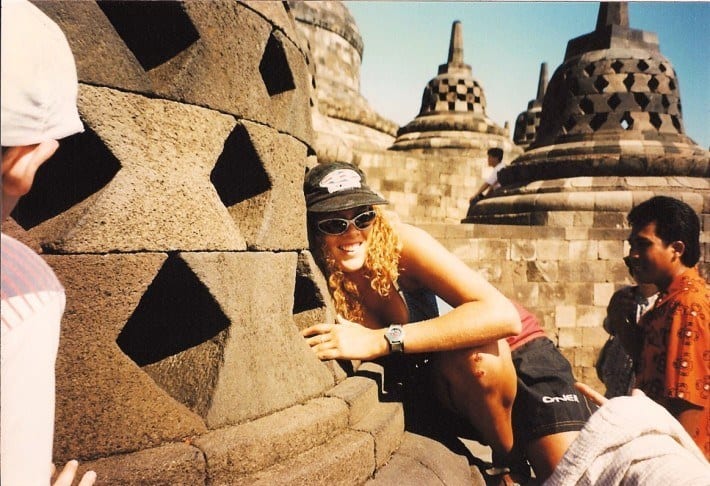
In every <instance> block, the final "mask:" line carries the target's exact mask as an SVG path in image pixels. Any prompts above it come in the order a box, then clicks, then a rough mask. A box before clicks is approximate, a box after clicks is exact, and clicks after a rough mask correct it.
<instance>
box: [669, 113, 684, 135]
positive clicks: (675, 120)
mask: <svg viewBox="0 0 710 486" xmlns="http://www.w3.org/2000/svg"><path fill="white" fill-rule="evenodd" d="M671 121H672V122H673V126H674V127H675V129H676V130H677V131H678V133H683V126H682V125H681V123H680V118H678V117H677V116H675V115H671Z"/></svg>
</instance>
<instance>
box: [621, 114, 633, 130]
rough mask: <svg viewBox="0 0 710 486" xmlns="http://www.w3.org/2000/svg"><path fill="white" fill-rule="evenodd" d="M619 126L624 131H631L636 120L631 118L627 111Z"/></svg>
mask: <svg viewBox="0 0 710 486" xmlns="http://www.w3.org/2000/svg"><path fill="white" fill-rule="evenodd" d="M619 124H620V125H621V128H623V129H624V130H631V129H633V128H634V119H633V118H632V117H631V115H630V114H629V112H628V111H626V112H624V116H623V117H621V121H620V123H619Z"/></svg>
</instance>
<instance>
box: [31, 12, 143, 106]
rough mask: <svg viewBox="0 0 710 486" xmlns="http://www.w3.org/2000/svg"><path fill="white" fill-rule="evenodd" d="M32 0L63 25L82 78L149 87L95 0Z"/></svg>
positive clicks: (90, 81)
mask: <svg viewBox="0 0 710 486" xmlns="http://www.w3.org/2000/svg"><path fill="white" fill-rule="evenodd" d="M33 3H34V4H35V5H37V6H38V7H39V8H40V9H41V10H42V11H43V12H45V13H46V14H47V15H48V16H49V17H50V18H52V19H53V20H54V21H55V22H57V24H58V25H59V26H60V27H61V28H62V31H63V32H64V34H65V35H66V37H67V41H69V45H70V47H71V49H72V53H73V54H74V58H75V61H76V70H77V74H78V76H79V80H80V81H81V82H83V83H88V84H92V85H97V86H107V87H112V88H118V89H121V90H124V91H135V92H140V93H150V92H151V91H152V83H151V81H150V78H149V77H148V76H147V75H146V74H145V71H144V70H143V68H142V67H141V65H140V63H139V62H138V60H137V59H136V57H135V55H134V54H133V53H132V52H131V50H130V49H129V48H128V47H126V44H125V42H124V41H123V39H121V37H120V35H119V34H118V33H117V32H116V30H115V29H114V27H113V25H111V22H110V21H109V20H108V18H107V17H106V15H105V14H104V13H103V12H102V10H101V9H100V8H99V6H98V5H97V4H96V2H75V1H71V0H67V1H56V0H39V1H35V2H33Z"/></svg>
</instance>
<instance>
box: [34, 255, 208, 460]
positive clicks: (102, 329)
mask: <svg viewBox="0 0 710 486" xmlns="http://www.w3.org/2000/svg"><path fill="white" fill-rule="evenodd" d="M46 259H47V261H48V263H49V264H50V265H51V266H52V268H53V269H54V270H55V272H56V273H57V275H58V277H59V279H60V280H61V282H62V284H63V285H64V287H65V288H66V291H67V309H66V311H65V314H64V319H63V321H62V335H61V346H60V349H59V354H58V356H57V365H56V370H57V384H56V396H57V402H56V417H55V433H54V441H55V442H54V460H55V461H57V462H59V463H63V462H65V461H67V460H69V459H72V458H76V457H78V458H82V457H101V456H106V455H109V454H116V453H120V452H127V451H134V450H140V449H144V448H150V447H155V446H158V445H160V444H162V443H165V442H169V441H178V440H181V439H182V438H184V437H189V436H193V435H197V434H201V433H204V432H205V431H206V427H205V424H204V422H203V421H202V419H201V418H200V417H199V416H198V415H197V414H195V413H193V412H191V411H190V410H188V409H187V407H185V406H184V405H182V404H180V403H178V402H177V401H175V400H174V399H173V398H172V397H170V396H169V395H168V394H167V393H166V392H165V391H164V390H162V389H161V388H160V387H158V386H157V385H156V383H155V382H154V381H153V380H152V379H151V378H150V377H149V376H148V375H147V374H146V373H145V372H144V371H142V370H141V369H140V368H139V367H138V366H137V365H136V363H135V362H133V361H132V360H131V359H130V358H129V357H128V356H126V354H124V352H123V351H122V350H121V348H120V347H119V346H118V344H117V343H116V339H117V338H118V336H119V334H120V332H121V330H122V328H123V327H124V324H125V323H126V321H127V320H128V319H129V318H130V317H131V315H132V314H133V313H134V311H135V309H136V308H137V307H138V306H139V303H140V301H141V298H142V296H143V295H144V293H145V292H146V289H147V288H148V286H149V285H151V283H152V281H153V279H154V277H155V276H156V274H157V273H158V271H159V270H160V268H161V266H162V265H163V263H164V262H165V260H166V255H164V254H160V253H153V254H143V255H72V256H53V255H52V256H47V257H46ZM175 298H180V297H179V296H175ZM158 344H159V343H158V342H154V343H151V345H153V346H157V345H158Z"/></svg>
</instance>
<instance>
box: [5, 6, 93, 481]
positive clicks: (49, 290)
mask: <svg viewBox="0 0 710 486" xmlns="http://www.w3.org/2000/svg"><path fill="white" fill-rule="evenodd" d="M1 46H2V58H1V59H2V69H1V73H2V84H1V85H0V86H1V89H2V93H1V95H0V102H1V104H2V117H1V118H0V120H1V123H2V133H1V136H2V137H1V138H2V220H3V221H4V220H5V219H6V218H7V217H8V215H9V214H10V213H11V212H12V210H13V208H14V207H15V205H16V204H17V201H18V200H19V199H20V197H22V196H23V195H25V194H26V193H27V192H29V190H30V188H31V187H32V183H33V181H34V176H35V173H36V171H37V170H38V169H39V167H40V166H41V165H42V164H43V163H44V162H45V161H47V160H48V159H49V158H50V157H51V156H52V155H53V154H54V152H55V151H56V150H57V148H58V147H59V142H58V140H60V139H62V138H64V137H67V136H69V135H72V134H75V133H78V132H81V131H83V125H82V123H81V120H80V119H79V113H78V111H77V105H76V103H77V91H78V81H77V74H76V66H75V64H74V57H73V55H72V52H71V50H70V48H69V44H68V43H67V40H66V38H65V36H64V34H63V33H62V31H61V30H60V29H59V27H58V26H57V25H56V24H55V23H54V22H53V21H52V20H51V19H49V17H47V16H46V15H45V14H44V13H42V12H41V11H40V10H39V9H38V8H37V7H35V6H34V5H32V4H30V3H29V2H27V1H25V0H3V2H2V44H1ZM1 262H2V285H1V286H0V294H1V297H2V312H1V313H0V317H1V319H0V320H1V321H2V326H1V332H2V335H1V339H0V343H1V346H2V349H1V350H0V362H1V365H0V368H2V377H1V381H0V384H1V386H2V390H1V392H0V395H1V399H2V403H1V404H0V414H1V424H0V443H1V444H0V449H1V450H0V454H1V455H0V460H1V461H2V463H1V464H0V470H1V475H2V477H1V482H2V484H3V485H4V486H13V485H39V484H44V485H46V484H48V483H49V481H50V477H51V475H52V469H53V465H52V443H53V433H54V363H55V360H56V357H57V347H58V344H59V325H60V321H61V317H62V314H63V312H64V303H65V294H64V288H63V287H62V285H61V283H60V282H59V280H57V277H56V276H55V275H54V272H52V270H51V269H50V268H49V266H48V265H47V264H46V263H45V261H44V260H43V259H42V258H41V257H40V256H39V255H37V254H36V253H35V252H33V251H32V250H31V249H30V248H28V247H27V246H25V245H23V244H22V243H20V242H19V241H17V240H15V239H13V238H11V237H9V236H7V235H5V234H2V260H1ZM77 467H78V463H77V462H76V461H70V462H69V463H68V464H67V466H66V467H65V468H64V471H62V473H61V474H60V475H59V476H58V477H57V479H56V482H55V485H70V484H71V483H72V481H73V479H74V475H75V474H76V470H77ZM95 479H96V474H95V473H94V472H88V473H86V474H85V475H84V477H83V478H82V480H81V482H80V485H81V486H86V485H90V484H93V482H94V481H95Z"/></svg>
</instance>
